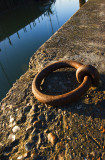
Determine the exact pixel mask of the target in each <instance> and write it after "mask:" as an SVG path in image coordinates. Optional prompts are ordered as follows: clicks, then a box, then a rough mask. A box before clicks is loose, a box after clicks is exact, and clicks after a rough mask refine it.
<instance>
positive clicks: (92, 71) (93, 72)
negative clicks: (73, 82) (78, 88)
mask: <svg viewBox="0 0 105 160" xmlns="http://www.w3.org/2000/svg"><path fill="white" fill-rule="evenodd" d="M85 75H88V76H90V77H91V79H92V85H93V86H97V85H98V84H99V73H98V71H97V69H96V68H95V67H93V66H91V65H82V66H80V67H79V68H78V69H77V71H76V78H77V81H78V82H79V83H81V82H82V81H83V78H84V76H85Z"/></svg>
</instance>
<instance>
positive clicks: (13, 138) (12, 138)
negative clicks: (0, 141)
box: [8, 134, 16, 142]
mask: <svg viewBox="0 0 105 160" xmlns="http://www.w3.org/2000/svg"><path fill="white" fill-rule="evenodd" d="M15 138H16V137H15V135H14V134H10V135H9V136H8V139H9V140H12V142H13V141H15Z"/></svg>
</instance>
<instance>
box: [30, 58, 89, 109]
mask: <svg viewBox="0 0 105 160" xmlns="http://www.w3.org/2000/svg"><path fill="white" fill-rule="evenodd" d="M81 66H82V64H81V63H78V62H76V61H70V60H64V61H58V62H55V63H53V64H50V65H48V66H47V67H45V68H44V69H43V70H42V71H41V72H39V73H38V74H37V75H36V77H35V78H34V80H33V82H32V92H33V94H34V96H35V97H36V98H37V99H38V100H39V101H40V102H42V103H46V104H50V105H55V106H58V105H64V104H67V103H69V102H73V101H76V100H77V99H79V98H80V97H81V96H82V95H84V94H85V92H86V91H87V90H88V89H89V88H90V86H91V84H92V81H91V78H90V77H89V76H87V75H86V76H84V79H83V82H82V83H81V84H80V86H79V87H78V88H76V89H74V90H72V91H70V92H67V93H65V94H61V95H47V94H44V93H42V91H41V90H40V84H41V82H42V80H43V78H45V77H46V76H48V75H49V73H51V72H52V71H55V70H57V69H60V68H65V67H74V68H76V69H78V68H79V67H81Z"/></svg>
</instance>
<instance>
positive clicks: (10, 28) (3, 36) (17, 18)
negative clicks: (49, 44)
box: [0, 0, 85, 100]
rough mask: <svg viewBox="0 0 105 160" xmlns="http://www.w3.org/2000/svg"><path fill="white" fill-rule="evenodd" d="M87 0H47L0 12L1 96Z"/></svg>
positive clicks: (1, 96)
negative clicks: (35, 53) (31, 58)
mask: <svg viewBox="0 0 105 160" xmlns="http://www.w3.org/2000/svg"><path fill="white" fill-rule="evenodd" d="M80 1H81V3H84V2H85V0H55V1H53V0H52V1H50V0H46V1H44V2H43V3H40V2H41V0H40V2H39V1H38V2H35V1H33V3H30V4H22V5H19V6H18V7H14V8H12V9H11V8H9V9H8V10H6V11H5V12H2V13H1V14H0V100H1V99H2V98H3V97H5V95H6V93H7V92H8V90H9V89H10V88H11V87H12V85H13V83H14V82H15V81H16V79H18V78H19V77H20V76H21V75H22V74H24V72H26V71H27V69H28V63H29V60H30V57H31V56H32V55H33V54H34V52H35V51H36V50H37V49H38V48H39V47H40V46H41V45H42V44H43V43H44V42H45V41H46V40H47V39H49V38H50V37H51V36H52V35H53V33H54V32H56V31H57V30H58V29H59V28H60V27H61V26H62V25H63V24H64V23H65V22H66V21H67V20H68V19H69V18H70V17H71V16H72V15H73V14H74V13H75V12H76V11H77V10H78V9H79V7H80V3H79V2H80Z"/></svg>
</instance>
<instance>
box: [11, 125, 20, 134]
mask: <svg viewBox="0 0 105 160" xmlns="http://www.w3.org/2000/svg"><path fill="white" fill-rule="evenodd" d="M19 130H20V127H19V126H15V127H14V128H13V129H12V131H13V132H14V133H16V132H18V131H19Z"/></svg>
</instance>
